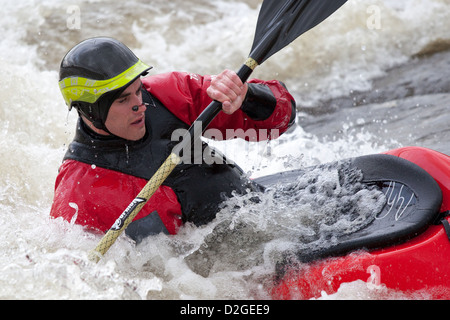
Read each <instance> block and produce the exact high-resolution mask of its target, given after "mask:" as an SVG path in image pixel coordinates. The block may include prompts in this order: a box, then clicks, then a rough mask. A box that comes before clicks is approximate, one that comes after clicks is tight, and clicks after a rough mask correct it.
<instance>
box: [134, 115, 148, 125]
mask: <svg viewBox="0 0 450 320" xmlns="http://www.w3.org/2000/svg"><path fill="white" fill-rule="evenodd" d="M144 119H145V116H141V117H139V118H138V119H137V120H136V121H133V122H132V123H131V125H132V126H139V125H143V124H144V123H145V121H144Z"/></svg>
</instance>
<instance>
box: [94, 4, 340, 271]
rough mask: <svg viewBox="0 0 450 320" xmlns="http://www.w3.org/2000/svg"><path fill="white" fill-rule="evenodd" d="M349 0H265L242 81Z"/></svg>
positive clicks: (104, 246)
mask: <svg viewBox="0 0 450 320" xmlns="http://www.w3.org/2000/svg"><path fill="white" fill-rule="evenodd" d="M345 2H346V0H265V1H264V2H263V4H262V6H261V10H260V12H259V16H258V22H257V25H256V31H255V37H254V40H253V46H252V49H251V52H250V54H249V58H248V59H247V61H246V62H245V63H244V64H243V65H242V67H241V68H240V69H239V71H238V72H237V74H238V76H239V77H240V79H241V80H242V82H245V81H247V79H248V78H249V76H250V74H251V73H252V72H253V70H254V69H255V68H256V67H257V66H258V65H259V64H261V63H263V62H264V61H265V60H267V59H268V58H269V57H270V56H272V55H273V54H274V53H276V52H278V51H279V50H281V49H282V48H284V47H285V46H287V45H288V44H289V43H291V42H292V41H293V40H295V39H296V38H297V37H298V36H300V35H301V34H303V33H304V32H306V31H308V30H310V29H311V28H313V27H315V26H316V25H317V24H319V23H320V22H322V21H323V20H325V19H326V18H327V17H328V16H330V15H331V14H332V13H333V12H335V11H336V10H337V9H338V8H339V7H341V6H342V5H343V4H344V3H345ZM221 109H222V104H221V103H220V102H218V101H213V102H211V104H210V105H209V106H208V107H206V109H205V110H204V111H203V112H202V113H201V114H200V115H199V117H198V118H197V119H196V120H195V122H194V123H193V124H192V126H191V127H190V128H189V131H188V132H187V133H186V135H185V136H184V137H183V139H182V141H181V142H180V143H179V144H177V146H176V147H175V148H174V149H173V150H172V153H171V154H170V155H169V157H168V158H167V159H166V160H165V161H164V163H163V164H162V165H161V167H160V168H159V169H158V171H156V173H155V174H154V175H153V177H152V178H151V179H150V180H149V181H148V182H147V184H146V185H145V186H144V188H143V189H142V190H141V192H139V194H138V195H137V196H136V198H135V199H134V200H133V201H132V202H131V203H130V205H129V206H128V207H127V208H126V209H125V210H124V211H123V213H122V214H121V215H120V217H119V218H118V219H117V220H116V222H115V223H114V225H113V226H112V227H111V229H109V230H108V232H107V233H106V234H105V235H104V236H103V238H102V239H101V240H100V242H99V244H98V245H97V247H96V248H95V249H94V250H93V251H91V253H90V255H89V258H90V259H91V260H92V261H95V262H98V261H99V259H100V258H101V256H102V255H104V254H105V253H106V252H107V251H108V249H109V248H110V247H111V246H112V244H113V243H114V242H115V241H116V239H117V238H118V237H119V235H120V234H121V233H122V232H123V231H124V230H125V229H126V228H127V226H128V225H129V224H130V223H131V221H133V219H134V218H135V217H136V215H137V214H138V213H139V211H140V210H141V209H142V207H143V206H144V205H145V204H146V203H147V201H148V200H149V199H150V197H151V196H152V195H153V193H155V191H156V190H157V189H158V188H159V187H160V186H161V184H162V183H163V182H164V180H165V179H166V178H167V177H168V176H169V175H170V173H171V172H172V170H173V169H174V168H175V167H176V166H177V165H178V164H179V163H180V162H181V158H180V157H179V154H180V151H181V150H183V149H184V148H185V147H187V146H190V144H191V143H193V141H194V140H195V138H198V137H195V134H194V133H196V130H194V128H195V127H196V126H195V125H196V124H198V123H200V124H201V125H202V126H203V127H202V128H203V131H204V130H205V129H206V127H208V125H209V124H210V123H211V121H212V120H213V119H214V118H215V117H216V116H217V114H218V113H219V112H220V110H221Z"/></svg>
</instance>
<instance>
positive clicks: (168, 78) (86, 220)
mask: <svg viewBox="0 0 450 320" xmlns="http://www.w3.org/2000/svg"><path fill="white" fill-rule="evenodd" d="M210 80H211V77H210V76H200V75H195V74H188V73H179V72H173V73H168V74H161V75H156V76H150V77H147V78H144V79H142V82H143V85H144V88H145V89H146V90H147V91H148V92H150V93H151V94H152V95H153V97H156V98H157V99H158V100H159V101H161V103H162V104H163V105H164V106H166V107H167V109H169V110H170V112H172V113H173V114H174V115H175V116H176V117H177V118H179V119H180V120H182V121H183V122H184V123H186V124H187V125H190V124H192V122H193V121H194V120H195V119H196V118H197V117H198V115H199V114H200V113H201V112H202V110H203V109H204V108H206V106H207V105H208V104H209V103H210V102H211V99H210V98H209V97H208V95H207V94H206V88H207V87H208V86H209V84H210ZM249 83H258V84H264V85H265V86H267V87H268V88H270V90H271V92H272V94H273V96H274V97H275V99H276V107H275V109H274V111H273V112H272V113H271V114H270V115H269V116H268V117H267V118H266V119H259V120H254V119H252V118H251V117H249V116H248V114H247V113H245V112H244V111H242V110H238V111H236V112H235V113H234V114H232V115H226V114H224V113H220V114H219V115H218V116H217V117H216V119H214V121H213V122H212V123H211V125H210V126H209V128H215V129H218V130H220V131H221V132H223V136H224V137H225V130H226V129H243V130H244V131H245V130H247V129H278V130H279V133H280V134H281V133H283V132H284V131H286V130H287V128H288V127H289V125H290V124H291V123H292V118H294V117H293V115H295V108H294V107H295V103H294V99H293V97H292V96H291V95H290V94H289V92H288V91H287V90H286V89H285V88H284V86H283V85H281V84H280V83H279V82H278V81H260V80H251V81H249ZM293 106H294V107H293ZM261 138H264V137H261ZM258 139H259V137H258ZM146 183H147V180H146V179H143V178H139V177H136V176H132V175H128V174H125V173H122V172H118V171H115V170H110V169H106V168H102V167H100V166H96V165H93V164H91V163H83V162H80V161H76V160H65V161H64V162H63V163H62V165H61V167H60V169H59V174H58V176H57V178H56V183H55V194H54V201H53V205H52V208H51V212H50V215H51V216H52V217H54V218H57V217H62V218H63V219H65V220H67V221H72V222H74V223H77V224H80V225H83V226H86V227H88V228H90V229H95V230H100V231H103V232H106V231H107V230H109V228H110V227H111V226H112V225H113V224H114V222H115V220H116V219H117V217H118V216H119V215H120V214H121V213H122V212H123V210H124V209H125V208H126V207H127V206H128V205H129V204H130V202H131V201H132V200H133V199H134V198H135V197H136V195H137V194H138V193H139V191H140V190H141V189H142V188H143V187H144V185H145V184H146ZM154 211H157V213H158V214H159V217H160V218H161V221H162V223H163V224H164V226H165V228H166V229H167V231H168V233H170V234H175V233H176V232H177V230H178V228H179V227H180V226H181V225H182V223H183V222H182V219H181V217H182V208H181V206H180V203H179V201H178V198H177V195H176V193H175V192H174V190H172V188H170V187H168V186H165V185H163V186H161V187H160V188H159V189H158V190H157V191H156V193H155V194H154V195H153V196H152V198H151V199H150V200H149V201H148V203H147V204H146V205H145V206H144V207H143V208H142V210H141V211H140V212H139V214H138V215H137V216H136V218H135V220H138V219H141V218H144V217H146V216H148V215H149V214H150V213H152V212H154Z"/></svg>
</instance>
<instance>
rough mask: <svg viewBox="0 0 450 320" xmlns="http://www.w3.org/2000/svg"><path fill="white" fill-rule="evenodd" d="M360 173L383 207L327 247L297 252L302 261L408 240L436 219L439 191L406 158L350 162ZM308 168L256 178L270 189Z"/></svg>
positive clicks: (380, 156) (376, 157)
mask: <svg viewBox="0 0 450 320" xmlns="http://www.w3.org/2000/svg"><path fill="white" fill-rule="evenodd" d="M349 161H350V163H351V164H350V165H351V166H353V167H355V168H357V169H359V170H361V171H362V173H363V181H362V182H363V183H365V184H367V185H377V186H378V187H379V188H380V189H381V190H382V192H383V193H384V194H385V197H386V204H385V205H384V207H383V209H382V211H381V212H379V213H378V214H377V216H376V218H375V219H374V220H373V221H372V222H371V223H370V224H368V225H367V226H366V227H365V228H363V229H361V230H358V231H356V232H354V233H351V234H345V235H342V236H340V237H339V239H338V240H339V241H338V242H337V243H336V244H333V245H331V246H329V247H326V248H315V247H312V248H308V249H306V250H305V249H303V250H301V252H298V253H296V256H297V257H298V259H299V260H300V261H301V262H311V261H314V260H318V259H322V258H327V257H332V256H342V255H344V254H347V253H349V252H351V251H356V250H361V249H366V250H370V249H379V248H383V247H387V246H392V245H396V244H399V243H403V242H405V241H408V240H409V239H411V238H413V237H415V236H417V235H418V234H420V233H422V232H423V231H424V230H425V229H426V228H427V227H428V226H429V225H430V224H432V223H434V222H435V221H436V219H437V218H438V217H439V209H440V206H441V203H442V192H441V189H440V188H439V185H438V184H437V183H436V181H435V180H434V179H433V177H431V175H429V174H428V173H427V172H426V171H425V170H424V169H422V168H421V167H419V166H417V165H416V164H414V163H412V162H409V161H407V160H405V159H402V158H399V157H396V156H392V155H386V154H376V155H368V156H362V157H357V158H353V159H349ZM308 170H309V168H305V169H302V170H293V171H287V172H281V173H277V174H274V175H270V176H266V177H261V178H258V179H255V182H256V183H258V184H260V185H262V186H264V187H270V186H275V185H277V184H285V183H289V182H292V181H293V180H295V179H296V177H298V176H299V175H302V174H303V173H304V172H306V171H308Z"/></svg>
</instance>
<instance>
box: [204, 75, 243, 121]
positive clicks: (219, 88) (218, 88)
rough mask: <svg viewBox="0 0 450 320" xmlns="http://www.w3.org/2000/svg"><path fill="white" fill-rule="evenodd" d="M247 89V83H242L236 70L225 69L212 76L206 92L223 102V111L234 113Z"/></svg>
mask: <svg viewBox="0 0 450 320" xmlns="http://www.w3.org/2000/svg"><path fill="white" fill-rule="evenodd" d="M247 90H248V86H247V84H246V83H242V81H241V79H240V78H239V77H238V75H237V74H236V73H235V72H234V71H231V70H225V71H223V72H222V73H220V74H218V75H217V76H214V77H213V78H212V80H211V85H210V87H209V88H208V89H207V90H206V93H207V94H208V96H209V97H210V98H211V99H213V100H216V101H219V102H221V103H222V110H223V112H225V113H226V114H232V113H233V112H235V111H236V110H238V109H239V108H240V107H241V105H242V102H243V101H244V99H245V96H246V95H247Z"/></svg>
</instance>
